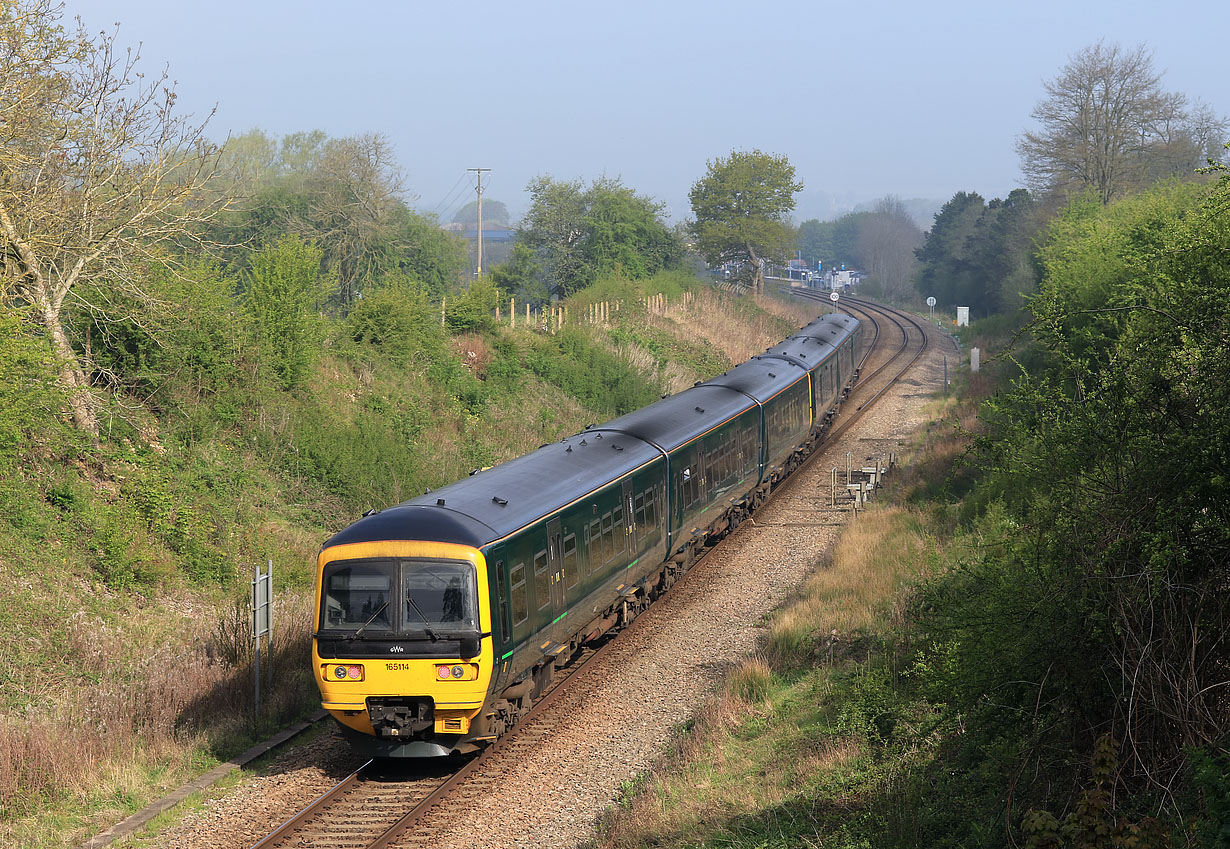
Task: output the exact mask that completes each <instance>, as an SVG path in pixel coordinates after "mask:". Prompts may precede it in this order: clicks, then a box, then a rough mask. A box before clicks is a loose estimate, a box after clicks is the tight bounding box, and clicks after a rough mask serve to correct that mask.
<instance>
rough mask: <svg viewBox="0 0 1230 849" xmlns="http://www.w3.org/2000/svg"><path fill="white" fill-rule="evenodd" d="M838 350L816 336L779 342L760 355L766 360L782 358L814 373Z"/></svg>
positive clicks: (799, 337)
mask: <svg viewBox="0 0 1230 849" xmlns="http://www.w3.org/2000/svg"><path fill="white" fill-rule="evenodd" d="M836 350H837V346H836V345H834V344H832V343H831V342H825V341H823V340H821V339H819V338H818V337H816V336H791V337H790V338H789V339H787V340H785V341H783V342H779V343H777V344H776V345H774V346H773V347H772V348H770V349H769V350H767V351H765V352H764V353H763V354H761V355H760V358H761V359H764V358H770V359H771V358H781V359H786V360H789V361H790V362H792V363H795V364H796V365H800V366H802V367H803V368H805V369H807V370H808V371H814V370H815V369H816V368H818V367H819V365H820V363H822V362H824V359H825V358H826V357H828V356H830V355H831V354H832V353H833V352H834V351H836Z"/></svg>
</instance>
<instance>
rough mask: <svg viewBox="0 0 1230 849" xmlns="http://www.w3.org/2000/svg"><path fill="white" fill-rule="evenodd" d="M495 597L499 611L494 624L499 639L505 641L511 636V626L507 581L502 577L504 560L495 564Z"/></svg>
mask: <svg viewBox="0 0 1230 849" xmlns="http://www.w3.org/2000/svg"><path fill="white" fill-rule="evenodd" d="M495 586H496V593H495V594H496V597H497V598H498V599H499V600H500V613H499V616H498V618H497V619H496V625H497V627H498V630H499V632H500V641H501V642H507V641H508V638H509V637H511V636H512V628H511V627H510V626H509V624H508V582H507V581H506V580H505V579H504V561H503V560H501V561H499V562H497V563H496V564H495Z"/></svg>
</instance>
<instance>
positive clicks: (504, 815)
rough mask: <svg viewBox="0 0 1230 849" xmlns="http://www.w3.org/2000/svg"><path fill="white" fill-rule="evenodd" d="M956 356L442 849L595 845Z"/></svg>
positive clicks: (837, 461) (256, 793) (653, 637)
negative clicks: (609, 813)
mask: <svg viewBox="0 0 1230 849" xmlns="http://www.w3.org/2000/svg"><path fill="white" fill-rule="evenodd" d="M945 353H947V355H948V358H949V359H950V360H953V359H954V350H953V347H952V343H951V342H948V341H947V340H945V339H943V338H942V337H937V338H935V339H934V341H933V342H932V350H931V351H929V352H928V353H927V355H926V356H924V358H923V359H922V360H920V361H919V363H918V366H917V369H916V371H915V372H914V377H913V378H912V379H910V380H907V381H903V382H902V383H900V384H898V385H897V387H895V388H894V389H893V390H890V392H889V393H887V394H886V396H885V397H884V399H883V400H882V401H881V402H880V404H879V406H878V407H877V408H876V410H875V411H874V412H873V413H872V414H870V415H868V416H867V417H865V418H864V419H863V421H861V422H860V423H859V424H857V425H856V426H854V427H853V428H851V429H850V430H849V431H848V432H847V433H846V434H845V435H844V436H843V437H842V438H841V439H840V440H839V441H838V442H837V443H836V444H834V445H831V446H829V447H828V448H827V449H826V450H825V451H824V452H823V453H822V454H821V455H820V456H818V457H816V458H814V459H813V461H812V462H811V463H810V464H809V466H808V467H807V468H806V469H805V470H803V471H802V472H800V473H799V474H797V475H795V477H794V479H793V480H792V481H790V482H789V483H788V484H786V485H785V486H784V487H782V488H781V489H780V490H779V492H778V493H777V495H776V496H775V497H774V499H773V501H772V502H770V503H769V504H767V505H765V507H764V508H763V509H761V510H760V511H759V513H758V514H757V516H756V518H755V521H754V522H745V523H744V524H743V525H742V526H741V527H740V528H739V529H738V530H737V531H736V532H735V533H733V534H732V535H731V536H730V537H729V538H728V539H727V540H726V541H725V542H724V543H723V544H722V545H721V546H719V547H718V549H716V550H715V551H714V552H713V553H712V554H711V555H710V556H709V557H708V558H707V559H706V560H705V561H703V562H702V563H700V564H698V565H697V566H696V567H695V568H694V569H693V570H692V572H691V574H689V576H688V579H687V580H686V581H684V582H683V583H682V584H681V585H679V586H677V587H676V588H675V589H674V590H672V591H671V593H670V594H668V596H667V597H666V598H664V599H662V600H661V601H660V602H658V603H657V604H656V605H654V607H653V608H651V609H650V610H649V611H647V612H646V613H645V614H643V615H642V617H641V620H638V621H641V623H642V624H641V626H640V628H639V629H638V630H637V632H636V634H635V637H636V639H635V640H629V641H627V644H626V645H624V646H622V647H619V650H618V651H616V652H613V653H612V654H613V656H610V657H608V658H606V659H604V660H602V661H601V663H602V664H603V665H602V667H601V668H599V669H596V670H592V671H593V672H597V673H599V674H600V675H601V678H602V681H601V684H600V685H599V686H597V687H592V686H591V687H584V688H578V689H584V690H585V691H586V692H585V693H584V694H578V695H574V694H571V693H570V694H565V695H564V696H563V697H562V700H561V702H559V703H558V704H557V709H556V711H555V714H556V715H557V716H559V717H561V720H560V726H559V728H558V729H557V731H556V733H555V734H554V735H553V736H551V737H549V738H548V740H547V742H546V744H545V745H543V746H542V747H541V748H540V749H539V750H538V751H537V752H536V753H535V754H534V755H533V756H532V757H530V758H527V759H525V760H524V761H522V762H521V763H520V764H519V765H518V766H517V767H516V768H515V769H513V770H512V771H511V772H506V773H505V776H504V781H503V783H502V784H500V785H498V789H496V790H495V791H494V792H493V793H492V794H491V796H490V799H489V803H488V804H487V805H486V806H485V808H484V809H483V810H473V809H468V810H465V811H458V812H455V818H456V820H457V823H458V824H457V826H456V827H455V828H454V829H452V830H451V831H448V832H446V833H444V834H443V835H442V836H441V838H440V840H439V841H438V843H437V845H438V846H439V847H440V849H453V847H456V848H457V849H461V847H492V849H497V847H498V848H499V849H503V847H542V848H543V849H547V847H575V846H577V845H578V844H580V843H583V842H584V841H586V840H588V839H590V838H592V837H593V836H594V823H595V821H596V820H597V818H598V816H599V814H601V813H602V811H603V810H604V809H606V808H607V807H608V806H609V805H610V804H611V803H612V802H613V801H614V800H615V799H616V798H617V797H618V795H619V793H620V789H621V783H622V782H625V781H628V780H630V779H632V778H634V777H635V776H637V775H638V774H640V773H642V772H643V771H645V770H646V769H648V768H649V767H650V766H651V765H652V764H653V762H654V760H655V759H656V758H657V757H658V756H659V755H660V753H661V752H662V751H663V750H664V748H665V746H666V744H667V743H668V742H669V741H670V739H671V738H672V736H673V735H674V734H675V733H677V731H676V729H678V728H679V727H680V726H681V724H683V723H684V722H686V721H687V720H688V719H689V718H690V717H692V716H693V715H694V714H695V713H696V712H697V710H698V708H699V707H700V706H701V705H702V704H704V702H705V701H706V700H707V699H708V698H710V697H711V696H712V694H713V693H714V691H715V688H716V687H717V686H718V685H719V684H720V682H721V680H722V677H723V675H724V674H725V671H726V670H727V669H729V668H730V667H731V666H732V665H734V664H737V663H738V662H739V661H740V660H742V659H743V658H745V657H746V656H748V655H749V654H751V653H752V652H754V651H755V650H756V647H757V645H758V641H759V640H760V639H761V637H762V635H763V631H764V628H763V626H762V625H760V624H759V623H760V622H761V621H762V620H763V618H764V617H765V615H766V614H767V613H769V612H770V611H771V610H773V609H774V608H775V607H776V606H778V605H779V604H780V603H781V602H782V600H783V599H784V598H785V597H786V596H787V595H788V594H789V593H790V592H791V591H792V590H793V589H794V588H796V587H797V586H798V585H799V584H800V583H801V582H802V581H803V579H804V578H805V577H806V576H807V574H808V573H809V572H810V570H811V568H812V567H813V565H814V564H815V563H816V562H817V560H818V559H819V557H820V555H821V554H822V553H823V552H824V551H825V550H826V549H827V548H828V547H829V546H830V545H832V543H833V542H834V540H835V539H836V537H837V535H838V533H840V530H841V526H842V525H843V524H844V522H845V521H846V519H847V518H848V516H849V514H848V513H842V512H834V511H830V510H828V509H827V506H828V500H829V474H830V469H831V468H832V467H834V466H841V467H843V468H844V466H845V462H846V460H845V456H846V452H847V451H850V452H852V457H853V459H854V460H855V461H856V462H858V463H860V464H861V462H862V461H863V460H864V458H867V457H883V458H887V455H888V453H889V452H890V451H901V450H902V449H903V448H904V447H905V446H906V445H907V444H908V443H909V441H910V438H911V435H912V434H913V433H914V432H915V431H916V430H917V429H918V428H919V427H921V426H922V425H924V424H925V423H926V418H925V415H924V407H925V405H926V404H927V403H928V402H929V401H931V400H932V399H933V398H934V397H935V393H936V392H937V391H938V390H939V389H941V384H942V373H943V371H942V369H943V366H942V359H941V358H942V356H943V355H944V354H945ZM749 588H754V589H752V590H750V591H749ZM357 765H358V762H357V761H356V759H355V758H354V756H353V755H351V754H350V752H349V751H348V750H347V748H346V747H345V746H344V744H342V743H341V741H340V740H338V739H336V738H334V737H329V736H326V737H324V738H322V739H320V740H318V741H316V742H313V743H311V744H309V745H306V746H302V747H299V748H296V749H294V750H292V751H290V752H288V753H287V754H286V755H284V756H283V757H282V758H280V759H279V760H278V761H276V762H275V764H274V765H273V766H272V767H271V768H270V770H269V771H268V773H267V774H265V775H262V776H260V777H257V778H253V779H251V780H249V781H248V782H246V783H245V784H244V785H242V786H241V787H239V788H237V789H235V790H234V791H232V792H230V793H229V794H227V795H226V796H225V797H222V798H219V799H216V800H213V801H210V802H209V803H207V804H206V805H205V806H204V807H203V808H202V809H201V810H199V811H196V812H193V813H190V814H189V815H187V816H185V817H184V818H183V820H182V822H181V823H180V824H178V825H176V826H175V827H173V828H170V829H168V830H166V831H164V832H163V833H162V834H161V835H160V836H159V837H158V838H157V841H156V842H152V843H148V844H145V843H142V845H149V846H157V847H167V849H170V847H177V849H198V847H200V849H204V847H210V849H231V847H234V849H246V847H250V846H251V845H252V844H253V843H255V842H256V841H257V840H259V839H260V838H261V837H263V836H264V835H265V834H266V833H267V832H268V830H269V829H270V828H271V827H272V825H273V824H276V823H277V822H281V821H283V820H285V819H288V818H289V817H290V816H291V815H293V814H294V813H295V812H296V811H298V810H299V809H300V808H302V807H304V806H305V805H306V804H307V803H308V802H310V801H311V800H312V799H313V798H315V797H316V796H317V795H319V794H320V793H322V792H324V791H325V790H327V789H328V788H329V787H331V786H332V785H333V784H334V783H336V782H337V781H338V780H340V779H341V778H343V777H344V776H345V775H346V774H347V772H348V771H349V770H351V769H353V768H354V767H355V766H357Z"/></svg>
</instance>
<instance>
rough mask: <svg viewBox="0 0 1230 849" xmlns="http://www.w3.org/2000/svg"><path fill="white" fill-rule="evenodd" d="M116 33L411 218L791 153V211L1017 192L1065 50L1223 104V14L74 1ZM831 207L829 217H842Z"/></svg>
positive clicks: (1128, 2)
mask: <svg viewBox="0 0 1230 849" xmlns="http://www.w3.org/2000/svg"><path fill="white" fill-rule="evenodd" d="M67 12H68V15H69V16H70V17H71V16H72V15H80V16H81V18H82V19H83V20H84V22H85V23H86V25H87V26H88V27H89V28H90V29H91V30H95V31H97V30H100V29H104V28H106V29H109V28H110V27H111V26H112V25H113V24H114V23H116V22H118V23H120V29H119V39H120V42H121V43H123V44H125V45H136V44H137V43H142V45H143V46H142V54H143V65H144V67H145V69H146V70H147V72H154V71H156V70H158V69H160V68H161V67H162V66H163V65H164V64H165V65H168V66H169V68H170V73H171V76H172V77H173V78H174V79H175V80H176V81H177V82H178V91H179V95H180V99H179V105H180V107H181V108H182V109H183V110H184V111H188V112H192V113H196V114H204V113H207V112H208V111H209V110H210V109H211V108H213V107H214V105H215V104H216V105H217V114H216V115H215V117H214V118H213V120H212V121H211V123H210V125H209V133H210V135H211V136H212V137H214V138H215V139H219V140H220V139H222V138H225V136H226V135H227V134H228V133H241V132H244V131H246V130H249V129H251V128H254V127H259V128H260V129H262V130H264V131H266V132H267V133H270V134H273V135H282V134H285V133H289V132H294V131H297V130H311V129H322V130H324V131H326V132H327V133H328V134H330V135H332V136H346V135H353V134H358V133H365V132H377V133H383V134H384V135H385V136H387V137H388V138H389V139H390V140H391V141H392V142H393V144H394V146H395V148H396V151H397V155H398V159H399V161H400V164H401V166H402V168H403V170H404V172H405V174H406V176H407V186H408V187H409V189H410V190H411V191H412V192H413V194H414V198H413V203H414V205H415V206H416V208H418V209H419V210H420V211H424V212H435V213H437V214H438V215H440V216H441V218H443V219H445V220H447V219H450V218H451V217H452V213H453V212H454V211H455V210H456V209H457V208H458V207H459V206H461V205H462V204H463V203H465V202H467V201H469V200H472V199H473V198H474V192H473V175H470V174H467V173H466V169H467V168H470V167H476V166H481V167H484V168H491V169H492V171H491V173H490V174H488V175H486V176H485V178H484V184H485V189H486V191H485V197H486V198H488V199H495V200H502V201H504V202H505V203H506V204H507V205H508V207H509V209H510V210H511V211H512V213H513V215H514V217H515V216H518V215H520V214H521V213H522V212H524V210H525V208H526V206H527V204H528V201H527V198H526V194H525V186H526V184H527V183H528V182H529V181H530V180H531V179H532V178H533V177H535V176H537V175H540V174H550V175H551V176H553V177H556V178H559V179H575V178H578V177H580V178H584V179H586V180H590V179H592V178H595V177H600V176H602V175H604V174H605V175H607V176H609V177H620V178H622V179H623V181H624V184H625V185H627V186H630V187H631V188H633V189H635V190H636V191H638V192H640V193H642V194H647V195H651V196H653V197H655V198H657V199H658V200H661V201H664V202H665V203H666V204H667V208H668V211H669V213H670V214H671V215H672V216H673V217H675V218H683V217H686V216H687V215H689V214H690V208H689V206H688V200H687V196H688V191H689V189H690V188H691V185H692V184H693V183H694V182H695V181H696V180H697V179H698V178H699V177H701V176H702V175H703V174H704V171H705V165H706V161H707V160H709V159H712V158H714V157H717V156H725V155H726V154H728V153H729V152H730V151H731V150H732V149H741V150H742V149H751V148H759V149H760V150H763V151H766V152H772V153H784V154H786V155H787V156H788V157H789V158H790V161H791V162H792V163H793V164H794V166H795V168H796V170H797V172H798V175H799V177H800V178H801V179H802V180H803V182H804V183H805V184H806V189H805V191H804V192H803V194H802V195H800V198H799V208H798V210H797V212H796V216H795V218H796V220H802V219H803V218H807V217H813V216H819V217H826V216H827V215H828V214H829V213H830V212H831V211H844V208H848V207H849V206H851V205H853V204H854V203H857V202H861V201H869V200H872V199H875V198H877V197H881V196H883V195H885V194H894V195H897V196H899V197H901V198H914V197H926V198H936V199H939V200H941V201H942V200H946V199H948V198H949V197H951V196H952V194H953V193H954V192H956V191H958V190H962V189H964V190H973V191H978V192H980V193H981V194H982V195H983V196H985V197H988V198H989V197H993V196H1003V195H1004V194H1006V193H1007V192H1009V191H1010V190H1011V189H1012V188H1014V187H1016V186H1017V185H1019V181H1020V170H1019V165H1018V160H1017V156H1016V152H1015V149H1014V141H1015V139H1016V137H1017V136H1018V135H1019V134H1020V133H1021V132H1022V130H1024V129H1026V128H1027V127H1028V126H1029V125H1030V118H1029V113H1030V111H1031V110H1032V109H1033V107H1034V105H1035V103H1036V102H1037V101H1038V100H1039V99H1040V98H1041V96H1042V94H1043V90H1042V83H1043V81H1044V80H1046V79H1049V78H1052V77H1054V76H1055V75H1056V74H1057V73H1058V71H1059V69H1060V68H1061V67H1062V66H1063V65H1064V64H1065V62H1066V61H1067V60H1068V58H1069V57H1070V56H1071V55H1072V54H1073V53H1075V52H1076V51H1078V50H1080V49H1081V48H1083V47H1085V46H1087V45H1089V44H1092V43H1093V42H1095V41H1097V40H1098V39H1105V40H1107V41H1111V42H1120V43H1122V44H1123V45H1125V46H1132V45H1135V44H1137V43H1142V42H1143V43H1145V44H1146V45H1148V46H1149V47H1150V48H1151V49H1152V50H1153V51H1154V62H1155V65H1156V67H1157V68H1158V69H1159V70H1161V71H1164V72H1165V73H1164V76H1163V86H1164V87H1165V88H1166V89H1168V90H1171V91H1181V92H1183V93H1185V94H1187V95H1188V96H1189V97H1192V98H1198V99H1201V100H1204V101H1205V102H1207V103H1209V104H1210V105H1211V106H1213V107H1214V109H1215V110H1216V111H1217V112H1219V113H1220V114H1226V113H1230V52H1228V51H1227V48H1226V43H1225V36H1226V31H1227V24H1228V23H1230V8H1228V7H1227V5H1226V3H1225V2H1224V0H1205V1H1204V2H1192V1H1191V0H1177V1H1176V2H1169V3H1164V4H1163V3H1159V2H1157V0H1152V2H1138V1H1137V0H1087V1H1085V0H1029V2H1023V0H1016V2H1011V3H1002V2H994V0H980V2H953V1H952V0H933V2H929V3H920V2H910V3H904V2H883V0H843V2H839V3H838V2H826V0H818V2H810V3H808V2H788V1H787V0H744V1H743V2H714V0H709V2H696V0H687V2H673V0H657V2H643V1H642V0H631V1H629V0H623V2H613V3H585V2H571V3H564V2H546V0H505V2H499V3H493V2H485V0H478V2H471V3H452V2H434V3H422V2H409V0H407V1H406V2H393V1H392V0H352V2H339V1H338V0H333V2H320V0H293V2H292V0H243V2H238V1H237V0H211V2H209V3H205V4H199V5H198V4H188V3H183V2H175V0H106V2H103V1H102V0H67ZM834 203H835V204H837V209H836V210H832V206H833V204H834Z"/></svg>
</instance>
